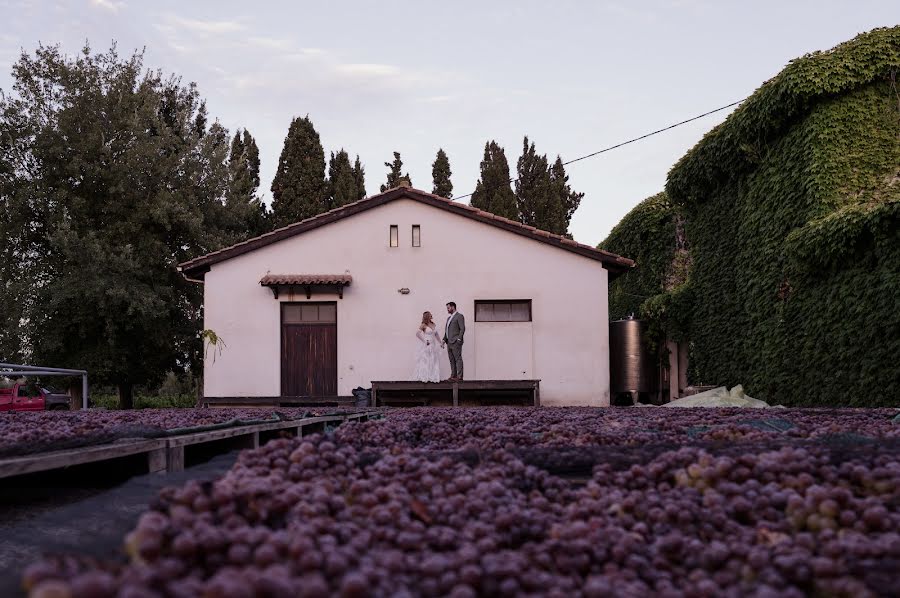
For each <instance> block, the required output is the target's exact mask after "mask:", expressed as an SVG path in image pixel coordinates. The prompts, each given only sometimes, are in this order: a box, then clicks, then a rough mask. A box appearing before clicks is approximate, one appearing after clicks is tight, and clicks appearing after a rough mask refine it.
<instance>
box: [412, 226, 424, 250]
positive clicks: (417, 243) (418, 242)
mask: <svg viewBox="0 0 900 598" xmlns="http://www.w3.org/2000/svg"><path fill="white" fill-rule="evenodd" d="M412 243H413V247H421V246H422V227H421V226H419V225H418V224H413V228H412Z"/></svg>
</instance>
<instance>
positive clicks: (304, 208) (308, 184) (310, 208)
mask: <svg viewBox="0 0 900 598" xmlns="http://www.w3.org/2000/svg"><path fill="white" fill-rule="evenodd" d="M328 203H329V202H328V183H327V181H326V180H325V150H324V149H322V142H321V141H320V140H319V134H318V133H317V132H316V129H315V127H314V126H313V124H312V121H310V120H309V116H306V117H305V118H295V119H294V120H293V122H291V126H290V129H288V134H287V137H286V138H285V140H284V149H282V150H281V157H280V158H279V159H278V171H277V172H276V173H275V179H274V180H273V181H272V215H273V218H274V221H275V226H284V225H286V224H291V223H293V222H299V221H300V220H305V219H306V218H311V217H312V216H316V215H317V214H321V213H322V212H325V211H327V210H328Z"/></svg>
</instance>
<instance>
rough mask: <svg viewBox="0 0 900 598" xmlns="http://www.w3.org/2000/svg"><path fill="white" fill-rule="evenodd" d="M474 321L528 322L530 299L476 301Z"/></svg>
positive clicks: (529, 317)
mask: <svg viewBox="0 0 900 598" xmlns="http://www.w3.org/2000/svg"><path fill="white" fill-rule="evenodd" d="M475 321H476V322H530V321H531V299H514V300H504V301H476V302H475Z"/></svg>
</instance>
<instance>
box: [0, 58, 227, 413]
mask: <svg viewBox="0 0 900 598" xmlns="http://www.w3.org/2000/svg"><path fill="white" fill-rule="evenodd" d="M12 78H13V86H12V91H11V93H7V94H0V131H2V134H0V164H3V166H2V167H0V206H2V210H0V213H2V218H0V238H2V239H3V241H4V242H3V243H2V246H3V248H4V249H3V251H4V254H3V258H4V259H3V267H2V268H0V276H2V277H3V278H2V280H0V288H2V289H3V292H2V296H3V297H4V298H5V299H4V301H3V307H4V310H3V313H2V315H0V317H2V318H3V321H2V322H0V324H2V326H0V327H2V328H3V329H4V334H3V335H2V336H0V343H2V344H0V357H3V358H10V357H16V358H25V359H27V360H29V361H33V362H36V363H47V364H52V365H60V366H68V367H77V368H83V369H87V370H88V371H90V373H91V375H92V378H93V380H94V381H95V382H97V383H100V384H112V385H115V386H117V387H118V390H119V399H120V404H121V405H122V406H123V407H130V406H131V405H132V393H133V388H134V386H135V385H137V384H149V385H152V384H154V383H156V382H158V381H159V380H161V379H162V377H163V376H164V375H165V373H166V372H167V371H170V370H171V371H178V370H182V371H183V370H185V369H187V368H189V367H192V366H194V367H196V366H197V365H198V364H199V362H200V359H201V358H202V346H201V342H200V336H199V331H200V326H199V322H200V305H201V299H202V293H201V289H200V287H199V285H196V284H193V283H189V282H187V281H186V280H185V279H184V278H183V277H182V276H181V274H180V273H179V272H178V271H177V270H176V268H175V265H176V264H177V263H179V262H181V261H184V260H187V259H189V258H191V257H194V256H196V255H198V254H202V253H206V252H209V251H213V250H215V249H218V248H219V247H221V246H222V245H223V244H224V243H226V242H228V240H229V235H230V233H229V231H228V230H227V223H228V217H227V216H228V214H227V210H226V208H225V195H226V191H227V183H228V163H227V160H228V153H229V136H228V132H227V131H226V130H225V129H224V128H222V127H221V126H220V125H219V124H218V123H214V124H213V125H212V126H210V127H209V128H208V129H207V120H208V119H207V115H206V110H205V107H204V105H203V103H202V102H201V101H200V98H199V94H198V92H197V90H196V88H195V87H194V86H193V85H188V86H184V85H182V84H181V82H180V80H179V79H178V78H176V77H164V76H163V75H162V73H160V72H159V71H145V69H144V68H143V56H142V54H140V53H136V54H133V55H132V56H130V57H129V58H124V59H123V58H120V57H119V55H118V54H117V52H116V50H115V47H113V48H112V49H110V50H109V51H108V52H105V53H103V54H92V53H91V51H90V48H88V47H85V48H84V49H83V50H82V52H81V53H80V54H79V55H77V56H76V57H70V56H65V55H63V54H61V53H60V51H59V49H58V48H57V47H44V46H41V47H39V48H38V49H37V51H36V52H35V54H34V55H33V56H32V55H29V54H28V53H25V52H23V53H22V54H21V56H20V57H19V59H18V61H17V62H16V63H15V64H14V65H13V69H12ZM9 297H14V298H15V300H13V301H7V300H6V299H7V298H9Z"/></svg>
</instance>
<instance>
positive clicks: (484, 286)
mask: <svg viewBox="0 0 900 598" xmlns="http://www.w3.org/2000/svg"><path fill="white" fill-rule="evenodd" d="M392 224H396V225H399V227H400V228H399V230H400V246H399V247H395V248H392V247H389V226H390V225H392ZM413 224H418V225H420V226H421V227H422V228H421V230H422V246H421V247H412V246H411V245H412V244H411V227H412V225H413ZM267 272H270V273H272V274H287V273H296V274H340V273H344V272H349V273H350V274H351V275H352V276H353V284H352V286H350V287H348V288H347V289H346V290H345V291H344V298H343V299H337V296H336V295H318V294H314V295H313V296H312V299H311V300H312V301H332V300H334V301H337V306H338V323H337V328H338V330H337V334H338V393H339V394H341V395H349V394H350V391H351V390H352V389H353V388H356V387H357V386H363V387H366V388H368V387H369V386H370V382H371V381H372V380H407V379H409V378H410V376H411V373H412V368H413V359H414V354H415V348H416V343H417V342H418V340H417V339H416V338H415V332H416V327H417V325H418V323H419V321H420V318H421V314H422V312H423V311H425V310H429V311H431V312H432V313H433V314H434V315H435V321H436V322H437V324H438V325H439V327H442V326H443V324H444V322H445V320H446V309H445V307H444V305H445V303H446V302H447V301H451V300H452V301H456V303H457V304H458V306H459V310H460V312H462V313H463V314H464V315H465V317H466V325H467V329H466V342H465V345H464V350H463V358H464V361H465V367H466V378H467V379H504V378H505V379H513V378H531V377H534V378H539V379H540V380H541V400H542V403H543V404H545V405H608V404H609V339H608V321H607V272H606V270H605V269H603V267H602V266H601V264H600V263H599V262H597V261H594V260H591V259H588V258H585V257H582V256H578V255H576V254H573V253H570V252H566V251H563V250H561V249H557V248H554V247H551V246H547V245H544V244H542V243H539V242H536V241H533V240H529V239H527V238H524V237H520V236H518V235H515V234H512V233H508V232H505V231H502V230H500V229H497V228H495V227H492V226H490V225H487V224H482V223H479V222H475V221H473V220H470V219H468V218H465V217H462V216H458V215H455V214H452V213H449V212H445V211H443V210H440V209H438V208H434V207H431V206H428V205H425V204H422V203H419V202H416V201H413V200H408V199H401V200H396V201H394V202H391V203H388V204H386V205H383V206H380V207H377V208H373V209H370V210H368V211H366V212H363V213H361V214H358V215H356V216H353V217H351V218H347V219H345V220H341V221H338V222H335V223H333V224H330V225H327V226H325V227H322V228H318V229H315V230H312V231H309V232H307V233H303V234H301V235H299V236H297V237H293V238H291V239H287V240H284V241H281V242H279V243H276V244H273V245H269V246H267V247H264V248H261V249H258V250H256V251H254V252H251V253H248V254H245V255H242V256H238V257H235V258H232V259H231V260H228V261H225V262H222V263H219V264H215V265H213V267H212V269H211V271H210V272H208V273H207V274H206V279H205V280H206V282H205V327H206V328H210V329H212V330H214V331H215V332H216V334H218V335H219V336H220V337H221V338H222V339H223V340H224V341H225V343H226V348H225V349H224V350H223V351H222V352H221V354H218V355H216V356H215V359H213V355H212V351H210V352H209V354H208V356H207V359H206V364H205V370H204V392H205V394H206V396H277V395H279V394H280V385H281V375H280V369H281V359H280V308H279V303H280V302H281V301H291V300H293V301H306V296H305V294H303V295H295V296H294V297H293V298H290V297H287V296H286V294H285V293H282V294H281V295H280V296H279V299H278V300H277V301H276V300H275V299H274V297H273V295H272V292H271V291H270V290H268V289H266V288H263V287H260V285H259V279H260V278H261V277H262V276H263V275H265V274H266V273H267ZM401 288H408V289H410V293H409V294H408V295H402V294H400V293H399V292H398V289H401ZM478 299H531V300H532V319H533V321H532V322H530V323H483V322H475V313H474V302H475V300H478ZM441 368H442V377H447V376H448V375H449V368H450V366H449V361H448V360H447V358H446V354H444V358H443V359H442V364H441ZM521 371H524V372H526V373H525V374H521V373H519V372H521Z"/></svg>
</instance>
